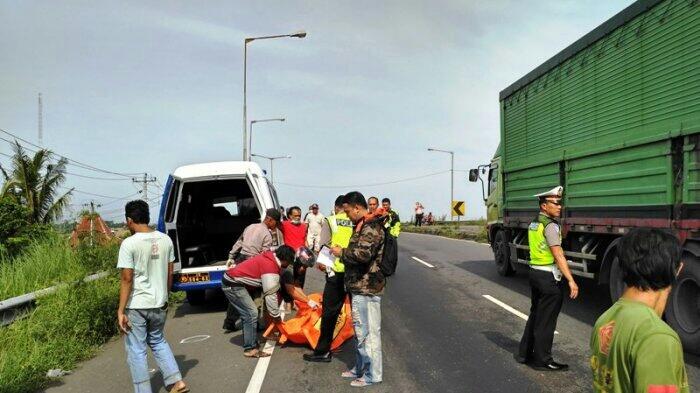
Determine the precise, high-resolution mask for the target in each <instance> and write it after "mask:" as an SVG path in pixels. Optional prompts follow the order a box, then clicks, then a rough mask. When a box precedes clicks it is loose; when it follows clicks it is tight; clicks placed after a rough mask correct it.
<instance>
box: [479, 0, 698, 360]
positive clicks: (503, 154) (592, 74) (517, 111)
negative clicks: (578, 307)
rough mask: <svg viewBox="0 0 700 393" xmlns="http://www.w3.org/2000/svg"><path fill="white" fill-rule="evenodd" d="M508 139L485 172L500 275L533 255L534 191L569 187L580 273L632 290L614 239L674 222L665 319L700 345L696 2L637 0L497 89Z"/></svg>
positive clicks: (572, 246) (571, 248) (566, 223)
mask: <svg viewBox="0 0 700 393" xmlns="http://www.w3.org/2000/svg"><path fill="white" fill-rule="evenodd" d="M500 109H501V145H500V146H499V148H498V150H497V152H496V154H495V156H494V158H493V159H492V161H491V163H490V164H488V165H482V166H480V167H479V168H477V169H474V170H472V171H471V173H470V180H471V181H476V180H477V179H479V178H480V177H481V175H484V177H486V182H487V187H486V188H487V189H488V196H487V197H485V202H486V205H487V219H488V234H489V239H490V242H491V245H492V247H493V250H494V256H495V260H496V265H497V268H498V271H499V273H501V274H503V275H510V274H512V273H513V272H514V271H515V266H516V264H518V263H523V264H526V263H527V261H528V258H529V249H528V246H527V225H528V224H529V223H530V222H531V221H532V220H533V218H534V217H535V216H536V214H537V209H538V207H537V199H536V198H535V197H534V194H537V193H540V192H543V191H546V190H549V189H551V188H553V187H555V186H558V185H562V186H564V205H565V209H564V212H563V216H562V231H563V234H564V235H565V241H564V249H565V253H566V255H567V258H568V259H570V266H571V268H572V271H573V272H574V273H575V274H577V275H579V276H583V277H587V278H590V279H595V280H598V282H599V283H600V284H605V285H606V286H607V288H608V290H609V292H610V296H611V298H612V299H613V300H614V299H617V298H618V297H619V296H620V294H621V293H622V291H623V289H624V284H623V283H622V280H621V277H620V272H619V268H618V266H617V265H618V262H617V257H616V246H617V243H618V240H619V238H620V237H621V236H622V235H624V234H625V233H627V232H628V231H629V230H631V229H633V228H639V227H643V228H663V229H666V230H669V231H672V232H673V233H674V234H676V236H677V237H678V238H679V240H680V242H681V243H682V244H683V247H684V263H685V267H684V269H683V271H682V273H681V275H680V276H679V279H678V282H677V284H676V285H675V286H674V289H673V291H672V295H671V298H670V300H669V304H668V307H667V312H666V319H667V320H668V321H669V323H670V324H671V325H672V326H673V327H674V328H675V329H676V331H677V332H678V333H679V335H680V337H681V339H682V340H683V342H684V347H685V349H686V350H688V351H690V352H694V353H700V2H699V1H689V0H646V1H637V2H635V3H633V4H632V5H630V6H629V7H627V8H626V9H624V10H623V11H621V12H620V13H618V14H617V15H615V16H614V17H612V18H611V19H609V20H608V21H606V22H605V23H603V24H602V25H600V26H599V27H597V28H596V29H594V30H593V31H591V32H590V33H588V34H586V35H585V36H584V37H582V38H581V39H579V40H578V41H576V42H575V43H573V44H572V45H570V46H569V47H567V48H566V49H564V50H563V51H561V52H560V53H558V54H557V55H555V56H554V57H552V58H551V59H549V60H548V61H546V62H545V63H544V64H542V65H540V66H539V67H537V68H536V69H535V70H533V71H532V72H530V73H528V74H527V75H525V76H524V77H523V78H521V79H520V80H518V81H517V82H515V83H514V84H512V85H511V86H509V87H507V88H506V89H505V90H503V91H502V92H501V93H500Z"/></svg>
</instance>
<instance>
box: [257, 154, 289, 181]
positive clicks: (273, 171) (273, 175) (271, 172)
mask: <svg viewBox="0 0 700 393" xmlns="http://www.w3.org/2000/svg"><path fill="white" fill-rule="evenodd" d="M251 156H253V157H260V158H266V159H268V160H270V183H272V185H273V186H274V185H275V169H274V166H273V164H274V161H275V160H279V159H283V158H292V156H275V157H268V156H264V155H262V154H251Z"/></svg>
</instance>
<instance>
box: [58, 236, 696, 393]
mask: <svg viewBox="0 0 700 393" xmlns="http://www.w3.org/2000/svg"><path fill="white" fill-rule="evenodd" d="M399 245H400V253H399V257H400V260H399V266H398V271H397V273H396V275H395V276H393V277H391V278H390V281H389V284H388V288H387V291H386V294H385V296H384V297H383V300H382V341H383V350H384V382H383V383H382V384H379V385H375V386H372V387H370V388H367V389H368V390H369V391H372V392H507V391H517V392H584V391H590V386H591V383H590V381H591V378H590V376H589V368H588V355H587V354H588V340H589V336H590V333H591V326H592V324H593V322H594V321H595V319H596V318H597V317H598V316H599V315H600V314H601V313H602V311H604V310H605V309H606V308H607V307H608V306H609V304H610V300H609V299H608V296H607V291H606V290H605V288H602V287H600V288H599V287H596V285H594V284H593V283H592V282H590V281H584V282H582V284H580V286H581V287H582V288H581V289H582V291H581V295H580V297H579V299H577V300H575V301H571V300H567V301H566V302H565V304H564V309H563V311H562V314H561V316H560V317H559V322H558V325H557V331H558V333H559V334H557V335H556V336H555V343H554V357H555V359H556V360H558V361H560V362H565V363H568V364H569V365H570V366H571V370H570V371H568V372H557V373H546V372H539V371H536V370H533V369H531V368H530V367H528V366H526V365H521V364H518V363H516V362H515V361H514V360H513V357H512V354H513V352H514V351H515V350H516V348H517V345H518V341H519V339H520V336H521V334H522V331H523V328H524V326H525V321H524V320H523V319H521V318H520V317H518V316H517V315H515V314H514V313H513V312H515V313H517V311H520V312H523V313H527V311H528V310H529V302H530V300H529V286H528V283H527V272H526V270H524V269H521V270H519V271H518V273H517V274H516V275H515V276H514V277H508V278H506V277H501V276H499V275H498V274H497V273H496V269H495V267H494V264H493V255H492V253H491V250H490V248H489V247H488V246H486V245H482V244H476V243H472V242H468V241H462V240H452V239H446V238H441V237H435V236H429V235H417V234H408V233H406V234H402V235H401V238H400V240H399ZM414 257H415V258H418V259H420V260H421V261H423V262H426V263H427V264H429V265H432V266H434V267H429V266H427V265H425V264H423V263H421V262H419V261H417V260H415V259H414ZM322 287H323V276H322V275H321V273H319V272H317V271H314V272H311V273H310V274H309V275H308V277H307V282H306V288H305V289H306V292H308V293H312V292H318V291H321V289H322ZM212 295H213V296H211V297H210V303H211V305H210V306H208V307H191V306H190V305H188V304H183V305H180V306H179V307H178V308H177V309H176V310H172V314H173V316H172V317H171V319H170V320H169V321H168V323H167V325H166V336H167V337H168V340H169V342H170V344H171V346H172V348H173V351H174V352H175V355H176V358H177V360H178V363H179V364H180V367H181V371H182V373H183V374H184V376H185V379H186V381H187V382H188V383H189V384H190V386H191V387H192V390H193V391H194V392H245V391H246V388H248V386H249V384H250V383H251V378H252V376H253V374H254V372H255V370H256V366H257V365H258V362H262V361H260V360H254V359H247V358H244V357H243V356H242V350H241V345H242V337H241V334H240V332H235V333H231V334H228V335H225V334H223V332H222V330H221V323H222V319H223V316H224V310H225V303H224V300H223V298H222V297H220V296H216V294H212ZM485 296H488V297H489V298H487V297H485ZM495 302H500V303H501V305H498V304H496V303H495ZM503 305H505V306H506V307H508V306H509V307H511V308H512V310H511V311H508V310H506V309H505V308H503ZM197 335H205V336H209V337H208V338H206V339H204V340H203V341H200V342H195V343H181V340H183V339H185V338H188V337H193V336H197ZM203 338H204V337H203ZM353 345H354V343H353V342H352V340H351V341H349V342H348V343H346V344H345V345H344V346H343V347H342V348H341V351H340V352H339V353H337V354H336V356H335V357H334V359H333V362H331V363H329V364H325V363H324V364H309V363H306V362H304V361H303V360H302V359H301V355H302V354H303V353H305V352H307V349H305V348H304V347H300V346H294V345H287V346H284V347H279V346H278V347H276V348H275V349H274V352H273V355H272V357H271V358H270V360H269V366H268V368H267V370H266V373H265V374H264V378H259V379H258V380H260V381H262V385H261V386H262V387H261V389H260V391H262V392H351V391H358V389H357V388H351V387H350V386H349V381H348V380H344V379H342V378H340V376H339V375H340V373H341V372H342V371H344V370H345V369H347V368H348V367H351V366H352V361H353V359H354V358H353ZM151 363H152V364H155V363H153V362H151ZM686 363H687V368H688V373H689V376H690V384H691V387H692V388H695V389H697V388H698V386H700V359H698V358H697V357H693V356H690V355H688V354H686ZM258 368H262V367H261V366H258ZM258 371H260V370H258ZM152 385H153V387H154V391H161V392H162V391H165V389H164V388H163V387H162V383H161V379H160V375H159V373H158V372H157V371H155V370H154V372H153V379H152ZM130 389H131V386H130V378H129V372H128V369H127V367H126V360H125V355H124V348H123V342H122V341H121V339H115V340H113V341H112V342H110V343H108V344H107V345H105V346H104V348H103V350H102V351H101V352H100V353H99V354H98V356H96V357H95V358H94V359H92V360H90V361H88V362H85V363H84V364H83V365H82V366H81V367H80V368H79V369H77V370H75V372H74V373H73V374H71V375H68V376H67V377H65V378H64V379H63V381H62V382H59V383H57V384H56V385H55V386H53V387H51V388H49V389H47V390H46V391H47V392H50V393H63V392H105V391H113V392H121V391H125V392H126V391H129V390H130Z"/></svg>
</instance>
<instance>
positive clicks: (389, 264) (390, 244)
mask: <svg viewBox="0 0 700 393" xmlns="http://www.w3.org/2000/svg"><path fill="white" fill-rule="evenodd" d="M389 229H390V228H386V227H385V228H384V253H383V254H382V260H381V262H379V270H381V272H382V274H383V275H384V277H389V276H391V275H392V274H394V272H396V265H397V264H398V262H399V245H398V241H397V239H396V238H395V237H394V236H392V235H391V233H389Z"/></svg>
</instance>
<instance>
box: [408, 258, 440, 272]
mask: <svg viewBox="0 0 700 393" xmlns="http://www.w3.org/2000/svg"><path fill="white" fill-rule="evenodd" d="M411 258H413V260H415V261H416V262H420V263H422V264H424V265H425V266H427V267H429V268H431V269H435V266H433V265H431V264H429V263H428V262H426V261H424V260H422V259H420V258H416V257H411Z"/></svg>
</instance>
